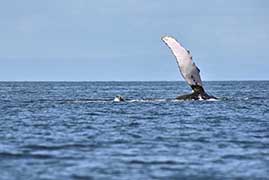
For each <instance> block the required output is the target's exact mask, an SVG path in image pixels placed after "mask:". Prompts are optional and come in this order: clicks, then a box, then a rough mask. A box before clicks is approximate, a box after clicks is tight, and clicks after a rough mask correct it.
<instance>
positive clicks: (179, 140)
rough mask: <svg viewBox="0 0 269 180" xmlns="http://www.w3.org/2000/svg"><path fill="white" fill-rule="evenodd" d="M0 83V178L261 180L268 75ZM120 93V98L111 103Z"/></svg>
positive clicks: (267, 163) (268, 127)
mask: <svg viewBox="0 0 269 180" xmlns="http://www.w3.org/2000/svg"><path fill="white" fill-rule="evenodd" d="M205 88H206V90H207V91H208V93H209V94H212V95H215V96H218V97H220V100H219V101H174V100H173V99H174V97H176V96H177V95H180V94H184V93H188V92H190V88H189V87H187V85H186V84H185V83H184V82H76V83H72V82H40V83H37V82H34V83H32V82H25V83H18V82H2V83H0V179H1V180H2V179H3V180H6V179H7V180H9V179H14V180H15V179H25V180H26V179H27V180H31V179H32V180H36V179H115V180H118V179H124V180H127V179H132V180H142V179H145V180H146V179H235V178H239V179H268V177H269V97H268V96H269V82H268V81H267V82H266V81H256V82H255V81H252V82H206V83H205ZM116 95H122V96H123V97H125V98H126V99H127V101H126V102H118V103H116V102H113V99H114V97H115V96H116Z"/></svg>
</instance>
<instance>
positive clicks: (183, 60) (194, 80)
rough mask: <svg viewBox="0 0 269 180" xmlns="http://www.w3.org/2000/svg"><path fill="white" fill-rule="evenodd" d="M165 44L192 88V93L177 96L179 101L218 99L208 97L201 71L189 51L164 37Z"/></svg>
mask: <svg viewBox="0 0 269 180" xmlns="http://www.w3.org/2000/svg"><path fill="white" fill-rule="evenodd" d="M161 39H162V40H163V42H164V43H165V44H166V45H167V46H168V47H169V48H170V49H171V51H172V53H173V55H174V56H175V58H176V62H177V65H178V67H179V70H180V72H181V75H182V76H183V78H184V79H185V81H186V82H187V84H189V85H190V87H191V88H192V93H190V94H186V95H181V96H177V97H176V99H177V100H207V99H217V98H216V97H214V96H210V95H208V94H207V93H206V92H205V90H204V87H203V84H202V80H201V77H200V69H199V68H198V67H197V66H196V64H195V63H194V62H193V60H192V55H191V53H190V51H189V50H188V49H185V48H184V47H183V46H182V45H181V44H180V43H179V42H178V41H177V40H176V39H175V38H173V37H171V36H164V37H162V38H161Z"/></svg>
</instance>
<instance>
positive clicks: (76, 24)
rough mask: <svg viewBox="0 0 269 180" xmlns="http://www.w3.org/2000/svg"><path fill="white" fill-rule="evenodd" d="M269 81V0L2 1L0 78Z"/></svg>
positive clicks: (26, 79) (8, 79)
mask: <svg viewBox="0 0 269 180" xmlns="http://www.w3.org/2000/svg"><path fill="white" fill-rule="evenodd" d="M163 35H171V36H174V37H175V38H176V39H178V40H179V41H180V42H181V43H182V44H183V45H184V46H185V47H186V48H188V49H190V51H191V53H192V55H193V60H194V61H195V63H196V65H197V66H198V67H199V69H200V70H201V77H202V79H203V80H206V81H212V80H269V49H268V48H269V43H268V42H269V1H268V0H203V1H199V0H184V1H181V0H166V1H165V0H159V1H156V0H113V1H112V0H46V1H37V0H23V1H22V0H8V1H6V0H0V81H176V80H183V78H182V77H181V75H180V73H179V71H178V68H177V65H176V61H175V59H174V57H173V55H172V54H171V52H170V50H169V49H168V48H167V47H166V45H165V44H164V43H163V42H162V41H161V39H160V38H161V36H163Z"/></svg>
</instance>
